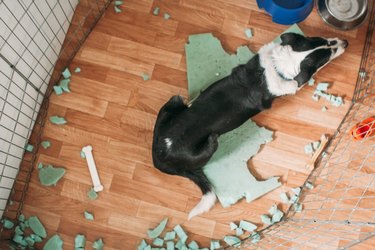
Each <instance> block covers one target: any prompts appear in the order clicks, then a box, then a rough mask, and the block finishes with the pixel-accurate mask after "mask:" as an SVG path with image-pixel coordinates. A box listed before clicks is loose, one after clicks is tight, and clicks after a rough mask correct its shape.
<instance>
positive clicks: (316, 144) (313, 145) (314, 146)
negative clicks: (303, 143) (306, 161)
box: [312, 141, 320, 151]
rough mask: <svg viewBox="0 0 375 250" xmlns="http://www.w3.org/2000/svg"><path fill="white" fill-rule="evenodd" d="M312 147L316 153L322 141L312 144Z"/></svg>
mask: <svg viewBox="0 0 375 250" xmlns="http://www.w3.org/2000/svg"><path fill="white" fill-rule="evenodd" d="M312 147H313V149H314V151H315V150H317V149H318V148H319V147H320V141H314V142H313V143H312Z"/></svg>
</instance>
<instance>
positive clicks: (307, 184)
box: [305, 181, 314, 190]
mask: <svg viewBox="0 0 375 250" xmlns="http://www.w3.org/2000/svg"><path fill="white" fill-rule="evenodd" d="M305 187H306V188H308V189H310V190H311V189H313V188H314V185H313V184H312V183H311V182H309V181H308V182H306V183H305Z"/></svg>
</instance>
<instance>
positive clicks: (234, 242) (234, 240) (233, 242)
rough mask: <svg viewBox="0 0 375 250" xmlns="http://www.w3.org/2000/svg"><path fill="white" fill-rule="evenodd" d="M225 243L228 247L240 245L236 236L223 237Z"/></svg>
mask: <svg viewBox="0 0 375 250" xmlns="http://www.w3.org/2000/svg"><path fill="white" fill-rule="evenodd" d="M224 241H225V243H227V244H228V245H229V246H235V247H237V246H240V245H241V240H240V239H239V238H238V237H236V236H228V235H227V236H225V237H224Z"/></svg>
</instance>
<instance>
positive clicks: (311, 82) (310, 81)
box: [307, 78, 315, 86]
mask: <svg viewBox="0 0 375 250" xmlns="http://www.w3.org/2000/svg"><path fill="white" fill-rule="evenodd" d="M314 83H315V79H314V78H310V80H309V81H308V82H307V84H308V85H309V86H314Z"/></svg>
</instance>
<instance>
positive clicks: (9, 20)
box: [0, 0, 111, 248]
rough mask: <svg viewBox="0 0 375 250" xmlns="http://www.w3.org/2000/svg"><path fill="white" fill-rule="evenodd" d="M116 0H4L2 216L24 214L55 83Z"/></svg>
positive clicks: (0, 42) (0, 8)
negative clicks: (29, 185)
mask: <svg viewBox="0 0 375 250" xmlns="http://www.w3.org/2000/svg"><path fill="white" fill-rule="evenodd" d="M110 2H111V0H80V1H79V0H65V1H58V0H37V1H30V0H17V1H16V0H0V31H1V32H0V135H1V138H0V217H2V216H4V217H7V218H10V219H14V220H15V219H16V218H17V217H18V215H19V214H20V213H21V211H22V207H23V202H24V198H25V195H26V192H27V188H28V183H29V181H30V177H31V173H32V170H33V164H34V161H35V157H36V152H37V150H38V146H39V143H40V135H41V132H42V128H43V126H44V122H45V117H46V113H47V108H48V103H49V96H50V94H51V92H52V90H53V85H54V84H55V83H56V82H58V81H59V79H60V77H61V71H62V70H63V69H64V68H65V67H67V66H68V65H69V64H70V62H71V60H72V59H73V58H74V56H75V54H76V53H77V52H78V50H79V49H80V47H81V45H82V44H83V42H84V40H85V39H86V37H87V36H88V34H89V33H90V31H91V30H92V29H93V27H94V26H95V24H96V23H97V21H98V20H99V19H100V17H101V16H102V14H103V13H104V11H105V9H106V8H107V7H108V6H109V4H110ZM28 144H31V145H34V148H33V149H32V150H31V152H28V151H25V148H26V146H27V145H28ZM29 149H30V148H29ZM9 233H10V232H9V230H8V231H6V230H3V228H2V227H1V226H0V239H9V238H10V235H9ZM0 248H1V247H0Z"/></svg>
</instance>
